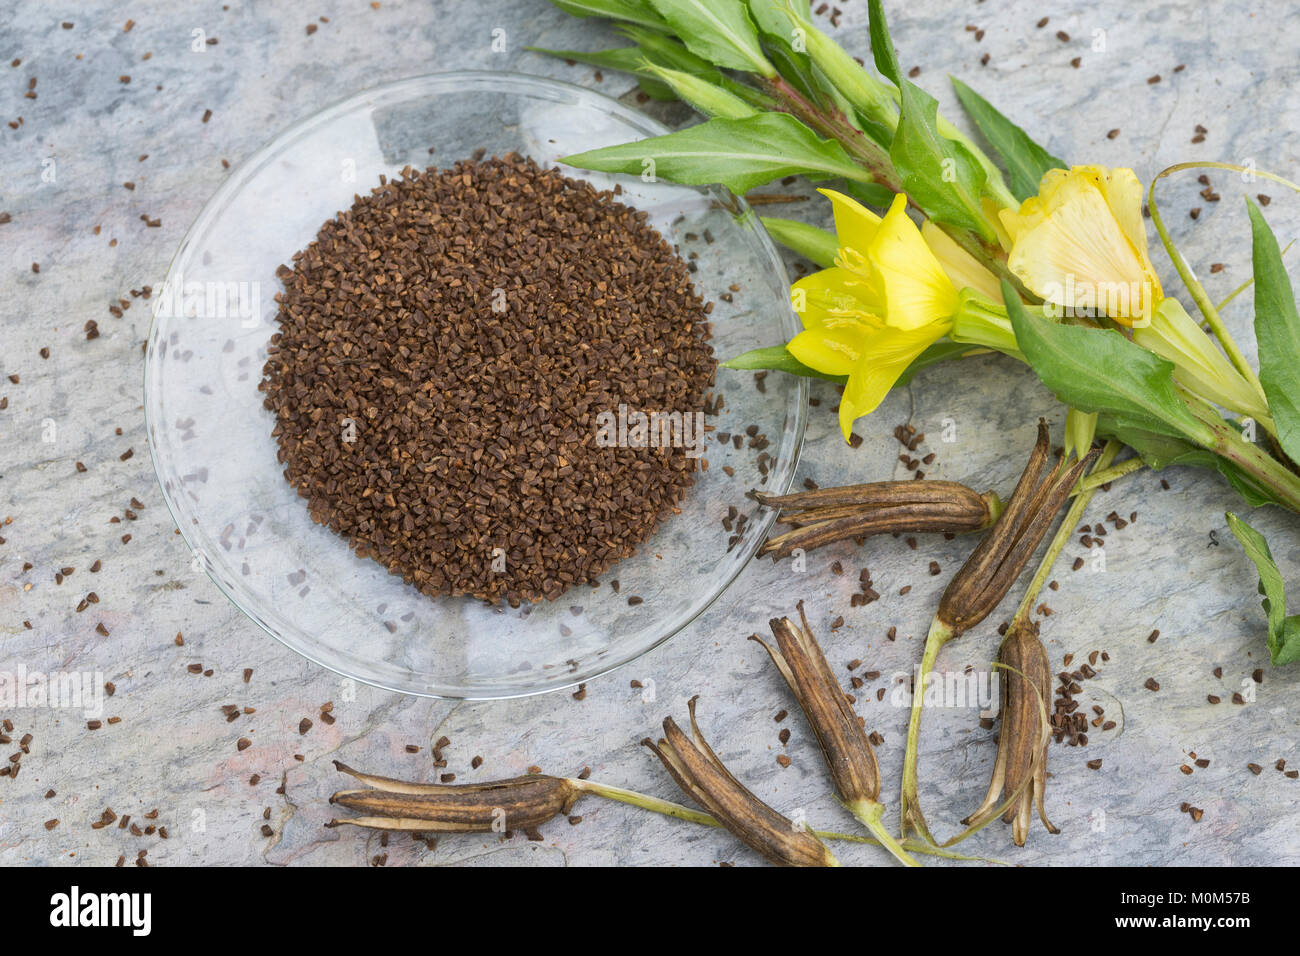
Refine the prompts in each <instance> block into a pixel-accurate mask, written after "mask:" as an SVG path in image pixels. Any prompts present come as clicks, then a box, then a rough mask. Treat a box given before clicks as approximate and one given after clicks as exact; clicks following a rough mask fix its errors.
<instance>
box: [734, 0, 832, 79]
mask: <svg viewBox="0 0 1300 956" xmlns="http://www.w3.org/2000/svg"><path fill="white" fill-rule="evenodd" d="M793 6H794V7H795V11H796V13H798V12H800V11H801V10H802V13H803V14H804V15H805V16H806V15H807V14H808V0H794V3H793ZM749 15H750V17H751V19H753V21H754V24H755V26H757V27H758V32H759V33H760V34H761V39H762V41H763V48H764V50H765V52H766V53H767V56H768V58H769V59H770V60H772V61H773V64H774V65H775V66H776V69H777V72H778V73H780V74H781V76H783V77H784V78H785V79H786V80H787V81H788V82H789V83H791V84H792V85H793V86H794V87H795V88H796V89H798V90H799V92H800V93H802V94H803V95H804V96H805V97H807V98H808V99H809V100H811V101H812V102H814V103H817V104H819V105H820V102H821V92H820V91H819V90H818V89H817V84H816V83H815V82H814V81H813V73H812V64H811V62H810V60H809V58H808V54H807V53H806V52H804V51H801V50H795V49H794V46H793V43H792V41H793V39H794V22H793V21H792V20H791V19H790V13H789V10H788V9H787V7H786V0H749Z"/></svg>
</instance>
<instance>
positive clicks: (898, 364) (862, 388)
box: [840, 324, 948, 441]
mask: <svg viewBox="0 0 1300 956" xmlns="http://www.w3.org/2000/svg"><path fill="white" fill-rule="evenodd" d="M947 332H948V329H947V327H946V326H944V325H942V324H933V325H929V326H926V327H924V328H920V329H894V328H888V327H886V328H882V329H881V330H880V331H879V332H877V333H876V334H875V335H873V336H872V337H871V338H870V340H869V341H868V342H867V346H866V349H865V352H864V354H863V356H862V358H860V359H859V360H858V364H857V366H856V367H855V368H854V369H853V370H852V371H851V372H850V373H849V381H848V384H847V385H845V387H844V395H843V396H842V397H841V398H840V431H841V432H843V434H844V440H845V441H848V440H849V436H850V435H851V434H852V433H853V423H854V422H855V421H856V420H857V419H859V418H861V417H862V416H863V415H869V414H870V413H871V412H874V411H875V410H876V408H877V407H878V406H879V405H880V403H881V402H882V401H884V398H885V396H886V395H887V394H889V390H890V389H891V388H893V387H894V383H895V382H897V381H898V378H899V376H900V375H902V374H903V372H904V371H905V370H906V369H907V366H909V365H911V364H912V361H913V360H914V359H915V358H916V357H917V356H918V355H920V354H921V353H922V352H924V351H925V350H926V349H927V348H929V347H930V346H931V345H933V344H934V343H935V342H937V341H939V339H941V338H943V337H944V335H946V334H947Z"/></svg>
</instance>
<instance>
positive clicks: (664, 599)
mask: <svg viewBox="0 0 1300 956" xmlns="http://www.w3.org/2000/svg"><path fill="white" fill-rule="evenodd" d="M665 132H667V129H666V128H664V127H663V126H661V125H659V124H658V123H656V122H655V121H653V120H651V119H649V118H648V117H645V116H643V115H641V114H639V113H637V112H636V111H635V110H632V109H629V108H627V107H624V106H623V105H621V104H620V103H618V102H617V101H615V100H612V99H610V98H608V97H606V96H603V95H601V94H598V93H593V92H591V91H589V90H584V89H582V88H580V87H576V86H570V85H569V84H566V83H559V82H555V81H550V80H543V79H539V78H535V77H528V76H524V75H518V74H515V75H512V74H496V73H445V74H436V75H432V76H425V77H418V78H415V79H410V80H403V81H401V82H398V83H393V84H390V85H387V86H383V87H379V88H376V89H373V90H369V91H367V92H364V93H361V94H359V95H357V96H354V97H351V98H349V99H347V100H344V101H342V102H340V103H337V104H335V105H334V106H331V107H328V108H327V109H325V110H323V111H321V112H320V113H317V114H316V115H314V116H312V117H310V118H308V119H306V120H304V121H302V122H301V123H299V124H297V125H296V126H293V127H291V128H290V129H288V130H286V131H285V132H284V133H282V134H281V135H280V136H279V137H277V138H276V139H275V140H274V141H273V142H271V143H270V144H269V145H267V146H266V147H264V148H263V149H261V150H260V151H259V152H257V153H256V154H255V155H254V156H252V157H251V158H250V159H249V160H248V161H247V162H246V163H244V164H243V165H242V166H240V167H239V168H237V169H236V170H234V171H233V172H232V173H231V174H230V178H229V179H228V180H227V181H226V183H225V184H224V185H223V186H222V187H221V189H220V190H218V192H217V194H216V195H215V196H214V197H213V198H212V199H211V200H210V201H209V203H208V204H207V206H205V207H204V210H203V212H202V213H201V214H200V215H199V218H198V220H197V221H196V222H195V224H194V226H193V227H192V228H191V229H190V232H189V234H188V235H187V236H186V238H185V240H184V242H183V243H182V244H181V247H180V249H179V251H178V252H177V254H176V257H175V259H174V260H173V262H172V265H171V268H170V270H169V271H168V275H167V282H166V285H165V287H164V288H163V289H162V290H161V291H160V292H156V293H155V303H154V307H155V317H154V322H153V327H152V329H151V331H150V335H149V342H148V348H147V353H146V359H145V412H146V417H147V422H148V436H149V445H150V450H151V452H152V454H153V460H154V467H155V468H156V470H157V473H158V480H159V482H160V484H161V485H162V489H163V494H164V497H165V499H166V500H167V503H168V506H169V507H170V508H171V511H172V515H173V517H174V518H175V520H176V525H177V527H178V528H179V529H180V531H181V534H182V535H183V536H184V537H185V540H186V543H187V544H188V545H189V547H190V549H191V551H192V552H193V555H194V560H195V565H196V568H197V567H202V568H203V569H204V570H206V571H207V573H208V574H209V575H210V576H211V578H212V580H213V581H214V582H215V583H216V584H217V586H218V587H219V588H220V589H221V590H222V591H223V592H224V593H225V594H226V595H227V596H228V597H229V598H230V599H231V600H232V601H233V602H234V603H235V604H236V605H237V606H238V607H239V608H240V609H241V610H243V611H244V612H245V613H246V614H247V615H248V616H249V617H250V618H252V619H253V620H254V621H256V622H257V623H258V624H259V625H261V626H262V627H263V628H265V629H266V630H267V631H268V632H269V633H270V634H271V635H272V636H273V637H275V638H276V639H278V640H280V641H281V642H283V643H284V644H286V645H287V646H288V647H290V648H292V649H293V650H295V651H297V652H298V653H300V654H302V655H304V656H305V657H307V658H309V659H311V660H313V661H315V662H317V663H319V664H321V665H323V666H325V667H328V668H330V669H331V670H334V671H337V672H338V673H340V674H343V675H345V676H348V677H353V678H356V679H358V680H361V681H364V682H366V683H369V684H374V685H377V686H380V687H385V688H389V689H391V690H396V691H401V692H404V693H410V694H420V695H426V696H436V697H452V698H477V699H481V698H496V697H513V696H520V695H524V694H532V693H540V692H543V691H548V690H556V689H560V688H563V687H568V686H571V685H573V684H576V683H579V682H581V681H584V680H589V679H591V678H593V677H595V676H597V675H599V674H602V673H604V672H606V671H608V670H610V669H611V668H614V667H617V666H618V665H620V664H623V663H626V662H628V661H630V660H633V659H634V658H636V657H639V656H640V655H642V654H644V653H645V652H646V651H648V650H650V649H651V648H653V647H655V646H657V645H658V644H660V643H662V642H663V641H664V640H667V639H668V638H669V637H671V636H672V635H673V634H675V633H676V632H677V631H679V630H681V629H682V628H683V627H685V626H686V625H687V624H689V623H690V622H691V621H692V620H693V619H694V618H695V617H696V616H697V615H699V614H700V613H701V612H702V611H703V610H704V609H705V608H706V607H708V606H709V604H710V603H712V601H713V600H714V599H715V598H717V596H718V595H719V594H721V593H722V592H723V591H724V590H725V589H726V587H727V585H728V584H730V583H731V581H732V580H733V579H734V578H735V577H736V575H737V574H738V573H739V572H740V570H741V569H742V568H743V567H744V565H745V563H746V562H747V561H748V560H749V558H750V557H751V556H752V555H753V554H754V552H755V550H756V549H757V547H758V545H759V544H760V543H761V542H762V540H763V538H764V536H765V534H766V532H767V529H768V528H769V527H770V525H771V523H772V520H773V519H774V517H775V515H774V513H773V512H771V511H769V510H767V509H761V508H759V507H758V506H757V505H755V504H754V503H753V502H752V501H750V500H749V499H747V498H745V497H744V494H745V492H746V491H747V490H749V489H750V488H755V487H765V488H767V489H769V490H771V491H774V492H784V491H785V490H787V489H788V488H789V485H790V482H791V479H792V477H793V475H794V469H795V465H796V463H797V459H798V453H799V449H800V445H801V443H802V440H803V429H804V414H805V407H806V398H807V383H806V382H805V381H804V380H802V379H795V378H791V377H788V376H776V375H773V376H769V377H768V378H767V379H766V381H765V383H764V384H765V391H762V392H760V391H759V390H758V389H757V388H756V387H755V383H754V379H753V376H752V374H750V373H747V372H732V371H729V370H727V369H719V370H718V374H717V381H716V385H715V392H720V393H722V394H723V395H724V396H725V405H724V408H723V410H722V412H721V413H720V414H719V415H718V416H713V417H710V418H709V419H708V422H709V424H710V425H713V426H715V427H716V429H717V431H718V432H729V433H733V434H740V435H742V436H743V435H744V434H745V429H746V428H747V427H748V426H751V425H755V426H757V427H758V431H759V433H760V434H762V435H765V436H766V438H767V440H768V442H769V443H770V444H769V445H768V446H767V448H766V449H765V451H766V454H767V455H769V456H770V461H769V462H768V474H767V477H766V480H764V476H763V475H762V473H761V472H760V470H759V468H758V464H757V462H758V454H759V452H758V451H757V450H755V449H752V448H750V447H748V446H749V439H748V437H746V438H745V440H744V443H743V445H744V447H742V448H741V449H736V448H735V447H734V446H733V444H732V443H730V442H728V443H727V444H726V445H725V447H724V446H722V445H720V444H718V443H717V442H716V441H715V438H716V433H714V435H713V436H711V437H710V439H709V441H708V443H707V445H706V451H705V457H706V458H707V459H708V462H709V466H710V467H709V468H708V470H707V471H700V472H698V473H697V478H696V484H695V487H693V488H691V489H688V491H687V495H686V498H685V500H684V501H683V502H682V504H681V514H678V515H673V516H671V517H669V518H667V519H666V520H665V521H664V522H663V524H661V525H660V527H659V529H658V531H657V533H656V534H655V535H654V536H653V537H652V538H650V539H649V540H648V541H647V542H646V543H645V544H644V545H643V546H642V547H641V549H640V550H639V552H638V553H637V554H636V555H634V556H633V557H630V558H626V559H624V560H623V561H620V562H618V563H617V564H615V565H614V566H613V567H611V568H610V569H609V571H607V572H606V573H605V574H604V575H603V577H602V579H601V581H602V583H601V584H600V586H599V587H596V588H592V587H590V586H588V585H578V586H576V587H573V588H571V589H570V590H569V591H567V592H566V593H565V594H563V595H561V597H560V598H559V599H558V600H556V601H553V602H544V603H540V604H533V605H525V606H522V607H520V608H510V607H509V606H507V605H500V606H489V605H486V604H484V603H483V602H481V601H476V600H474V599H472V598H440V599H431V598H428V597H426V596H424V595H423V594H421V593H419V592H418V591H416V590H415V589H414V588H412V587H410V586H408V585H406V584H404V583H403V582H402V580H401V579H400V578H399V577H396V576H394V575H391V574H389V573H388V572H387V571H386V570H385V569H384V568H383V567H382V566H381V565H379V564H378V563H376V562H374V561H372V560H368V559H360V558H357V557H356V556H355V555H354V554H353V552H352V551H351V550H350V549H349V548H348V546H347V542H346V541H345V539H343V538H342V537H340V536H338V535H336V534H334V533H333V532H331V531H329V530H328V529H326V528H324V527H322V526H320V525H317V524H315V523H314V522H313V521H312V520H311V517H310V516H309V514H308V511H307V504H306V500H305V499H303V498H300V497H299V496H298V494H297V492H296V491H295V490H294V489H293V488H292V487H291V486H290V485H289V484H288V482H286V481H285V480H284V476H283V473H282V467H281V466H280V465H279V463H278V462H277V460H276V452H277V444H276V442H275V440H274V439H273V438H272V437H271V429H272V427H273V425H274V416H273V414H272V413H271V412H270V411H268V410H267V409H265V408H263V406H262V399H263V394H262V393H261V392H259V391H258V389H257V386H258V383H259V382H260V380H261V377H262V366H263V364H264V363H265V361H266V347H267V344H268V342H269V340H270V337H271V335H272V334H273V333H274V332H275V331H276V327H277V326H276V321H275V316H276V304H275V301H274V296H275V294H276V293H277V292H278V291H280V290H281V288H282V286H281V284H280V282H279V280H278V279H277V278H276V276H275V272H276V269H277V268H278V267H279V266H280V265H281V264H289V263H290V262H291V260H292V257H293V254H294V253H295V252H297V251H298V250H300V249H302V248H304V247H305V246H306V245H307V244H308V243H309V242H311V240H312V239H313V238H314V237H315V236H316V233H317V231H318V230H319V229H320V227H321V225H322V224H323V223H324V222H325V221H326V220H328V219H331V218H333V217H334V216H335V215H336V214H337V213H338V212H340V211H341V210H345V209H347V208H348V207H350V206H351V205H352V201H353V197H354V195H355V194H363V193H366V192H368V191H369V190H370V189H371V188H372V187H374V186H376V185H378V184H379V177H380V176H381V175H385V176H388V177H389V178H390V179H392V178H394V177H396V176H398V175H399V174H400V172H401V170H402V168H403V167H404V166H406V165H408V164H409V165H411V166H413V167H416V168H417V169H422V168H424V167H426V166H430V165H437V166H449V165H451V164H453V163H454V162H456V161H457V160H459V159H465V158H468V157H469V156H471V155H472V154H473V153H474V152H475V151H476V150H478V149H485V150H486V151H487V155H493V154H504V153H507V152H510V151H515V152H518V153H521V154H523V155H526V156H530V157H532V158H533V159H534V160H536V161H537V162H538V163H539V164H540V165H542V166H543V167H550V166H555V165H558V164H557V160H558V158H559V157H561V156H565V155H569V154H571V153H576V152H580V151H582V150H587V149H593V148H595V147H598V146H606V145H612V144H615V143H621V142H627V141H628V140H633V139H641V138H644V137H647V136H655V135H660V134H662V133H665ZM431 149H432V152H430V150H431ZM561 168H562V171H563V172H564V173H565V175H567V176H571V177H574V178H582V179H586V180H588V181H590V182H591V183H592V184H593V185H595V186H596V187H597V188H600V189H607V188H611V187H612V186H613V185H614V183H615V182H617V183H619V184H621V186H622V188H623V195H622V197H621V201H622V202H625V203H627V204H629V205H632V206H635V207H636V208H638V209H640V210H643V211H645V212H646V213H647V214H648V216H649V223H650V225H651V226H652V227H653V228H655V229H656V230H658V231H659V232H660V234H662V235H663V236H664V237H665V238H666V239H668V240H669V242H672V243H674V244H676V245H677V247H678V250H679V253H680V254H681V255H682V257H683V258H686V257H688V256H689V255H690V254H691V253H695V254H696V258H694V259H693V260H690V261H693V262H694V263H695V266H696V271H695V272H694V273H693V274H692V276H691V278H692V281H693V282H694V283H695V287H696V291H697V292H699V293H700V294H701V295H702V296H703V297H704V298H705V299H706V300H708V301H712V302H714V310H713V314H712V316H711V319H712V322H713V336H714V337H713V346H714V350H715V353H716V354H717V356H718V357H719V358H720V359H721V358H725V357H727V356H730V355H735V354H737V353H739V352H742V351H745V350H746V349H750V348H755V347H757V346H761V345H771V344H772V343H774V342H783V341H786V340H788V339H789V338H790V337H791V336H792V335H793V334H794V333H795V332H797V331H798V329H799V323H798V319H797V317H796V316H795V315H794V313H793V311H792V310H791V308H790V304H789V299H788V297H787V291H786V276H785V270H784V268H783V266H782V264H781V261H780V259H779V257H778V256H777V254H776V252H775V250H774V249H773V247H772V244H771V242H770V241H769V240H768V238H767V235H766V233H764V231H763V229H762V227H761V225H760V224H759V223H758V221H757V219H756V217H755V216H754V215H753V213H752V211H750V210H749V208H748V207H747V206H745V204H744V203H743V202H741V201H740V200H737V199H736V198H734V197H732V196H731V195H730V194H729V193H727V192H725V191H724V190H719V189H703V188H699V189H697V188H692V187H686V186H677V185H673V184H668V183H657V182H643V181H642V180H641V179H640V178H637V177H627V176H619V177H613V176H608V175H604V174H600V173H586V172H584V171H581V170H573V169H570V168H568V167H563V166H562V167H561ZM710 240H711V241H710ZM733 283H735V284H737V285H739V286H740V291H739V292H737V293H735V294H734V301H733V302H732V303H726V302H724V301H722V300H721V298H720V297H721V295H722V294H723V293H725V292H727V291H728V286H730V285H731V284H733ZM647 411H653V410H652V409H651V410H647ZM724 465H725V466H729V467H730V468H731V469H732V470H733V471H734V475H731V476H728V475H727V474H726V472H724V470H723V466H724ZM729 505H734V506H735V507H736V508H737V509H738V511H739V512H740V513H741V514H744V515H747V516H748V517H749V524H748V525H747V527H746V528H745V531H744V533H743V534H742V536H741V538H740V540H739V541H737V542H736V543H735V545H734V546H733V547H732V548H731V549H730V550H728V539H729V537H730V534H729V532H728V531H727V530H726V529H724V528H723V527H722V525H721V519H722V518H723V517H724V516H725V515H726V513H727V508H728V506H729ZM611 580H617V581H618V582H619V584H620V590H619V593H617V594H616V593H614V591H613V589H612V587H611V586H610V583H609V582H610V581H611ZM633 595H635V596H638V597H641V598H642V599H643V603H641V604H638V605H635V606H631V605H629V604H628V603H627V599H628V598H629V597H630V596H633Z"/></svg>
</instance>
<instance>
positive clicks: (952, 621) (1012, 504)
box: [938, 419, 1098, 637]
mask: <svg viewBox="0 0 1300 956" xmlns="http://www.w3.org/2000/svg"><path fill="white" fill-rule="evenodd" d="M1048 449H1049V441H1048V432H1047V424H1046V422H1044V421H1042V420H1041V419H1040V420H1039V422H1038V441H1037V442H1036V443H1035V445H1034V450H1033V452H1032V454H1031V455H1030V456H1029V464H1028V465H1027V466H1026V467H1025V471H1024V473H1023V474H1022V475H1021V476H1020V480H1019V481H1018V482H1017V483H1016V490H1015V491H1014V492H1012V494H1011V499H1010V500H1009V501H1008V502H1007V506H1006V508H1005V509H1004V510H1003V512H1002V514H1001V515H999V516H998V519H997V521H995V522H994V524H993V527H992V529H991V530H990V531H989V533H988V534H986V535H985V536H984V538H983V539H982V540H981V541H980V543H979V544H978V545H976V546H975V550H974V551H972V552H971V556H970V557H969V558H967V559H966V563H965V564H963V565H962V567H961V570H960V571H958V572H957V574H956V575H954V576H953V579H952V580H951V581H950V582H948V587H947V588H946V589H945V590H944V592H943V598H942V599H941V600H940V602H939V611H938V618H939V621H940V622H941V623H942V624H943V625H944V626H945V627H947V628H948V629H950V630H951V632H952V634H951V636H952V637H956V636H957V635H959V634H961V633H962V632H963V631H965V630H967V629H969V628H971V627H974V626H975V625H976V624H978V623H979V622H980V621H982V620H984V618H986V617H987V616H988V615H989V614H990V613H991V612H992V611H993V609H994V608H996V607H997V606H998V604H999V603H1001V601H1002V599H1003V598H1004V597H1006V594H1007V592H1008V591H1009V590H1011V586H1012V585H1013V584H1015V582H1016V579H1017V578H1018V577H1020V572H1021V571H1023V570H1024V568H1025V564H1026V563H1027V562H1028V561H1029V559H1030V557H1031V556H1032V555H1033V553H1034V550H1035V549H1036V548H1037V547H1038V545H1039V543H1040V542H1041V541H1042V540H1043V536H1044V535H1045V534H1046V533H1047V530H1048V528H1050V527H1051V525H1052V522H1053V521H1054V520H1055V519H1056V513H1057V512H1058V511H1059V510H1060V508H1061V505H1062V504H1063V503H1064V502H1065V499H1066V498H1068V497H1069V496H1070V492H1071V490H1073V488H1074V486H1075V484H1076V483H1077V482H1078V480H1079V478H1080V476H1081V475H1082V474H1083V472H1084V471H1085V470H1086V469H1087V467H1088V465H1089V464H1090V463H1091V462H1092V460H1093V459H1094V458H1095V457H1096V456H1097V454H1098V451H1097V450H1096V449H1094V450H1093V451H1091V452H1089V453H1088V454H1087V455H1085V456H1084V457H1083V458H1081V459H1079V460H1078V461H1076V462H1075V463H1074V464H1073V465H1069V464H1068V463H1067V461H1066V459H1061V462H1060V463H1059V464H1058V465H1057V466H1056V467H1055V468H1054V469H1052V471H1051V472H1050V473H1048V475H1047V477H1046V478H1043V472H1044V470H1045V469H1046V466H1047V453H1048ZM1040 479H1042V480H1041V481H1040Z"/></svg>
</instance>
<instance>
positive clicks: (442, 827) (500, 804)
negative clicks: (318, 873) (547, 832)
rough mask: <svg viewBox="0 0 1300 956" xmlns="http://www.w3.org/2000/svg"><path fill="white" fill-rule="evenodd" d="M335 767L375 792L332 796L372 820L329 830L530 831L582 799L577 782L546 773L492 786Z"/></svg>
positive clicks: (344, 792) (348, 820)
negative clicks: (409, 778)
mask: <svg viewBox="0 0 1300 956" xmlns="http://www.w3.org/2000/svg"><path fill="white" fill-rule="evenodd" d="M334 766H335V767H337V768H338V769H339V770H341V771H343V772H344V773H346V774H350V775H351V776H353V777H356V778H357V779H358V780H360V781H362V782H363V783H366V784H370V785H371V786H372V787H373V788H374V789H368V790H342V791H339V792H338V793H336V794H334V795H333V796H331V797H330V803H336V804H339V805H340V806H344V807H347V808H348V809H349V810H356V811H359V812H361V813H365V814H368V816H362V817H349V818H345V819H338V820H331V821H330V822H329V824H327V825H328V826H342V825H344V824H350V825H352V826H360V827H367V828H370V829H375V830H413V831H443V832H456V833H478V832H487V831H494V830H495V831H501V830H503V829H511V830H529V829H532V828H533V827H537V826H540V825H541V824H543V823H545V822H546V821H548V820H550V819H552V818H553V817H555V816H557V815H559V814H567V813H568V812H569V811H570V810H571V809H572V808H573V804H574V803H576V802H577V800H578V798H579V797H580V796H582V793H581V791H579V790H578V788H577V787H576V786H574V784H573V782H572V781H570V780H567V779H565V778H563V777H551V776H547V775H546V774H531V775H529V776H525V777H511V778H510V779H508V780H495V781H491V782H488V783H469V784H436V783H424V784H421V783H405V782H403V781H400V780H394V779H392V778H391V777H376V776H373V775H370V774H364V773H360V772H358V771H355V770H353V769H352V768H351V767H348V766H346V765H344V764H342V763H339V762H338V761H335V762H334Z"/></svg>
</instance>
